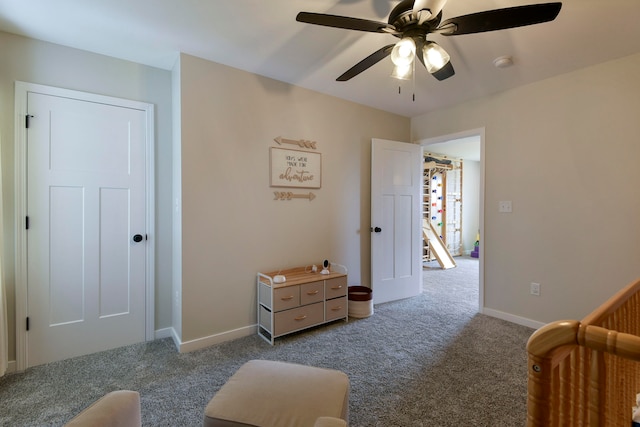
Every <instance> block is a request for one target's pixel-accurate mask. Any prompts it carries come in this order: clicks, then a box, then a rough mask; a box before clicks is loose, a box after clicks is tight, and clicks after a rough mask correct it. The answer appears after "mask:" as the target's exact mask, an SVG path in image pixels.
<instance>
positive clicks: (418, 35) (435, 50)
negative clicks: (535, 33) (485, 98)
mask: <svg viewBox="0 0 640 427" xmlns="http://www.w3.org/2000/svg"><path fill="white" fill-rule="evenodd" d="M446 1H447V0H403V1H401V2H400V3H399V4H398V5H397V6H396V7H394V8H393V10H392V11H391V13H390V14H389V19H388V23H384V22H377V21H370V20H367V19H360V18H351V17H347V16H338V15H329V14H324V13H313V12H300V13H298V15H297V16H296V21H298V22H304V23H307V24H315V25H323V26H326V27H334V28H343V29H347V30H357V31H366V32H371V33H386V34H391V35H393V36H395V37H398V38H399V39H400V41H399V42H397V43H394V44H389V45H387V46H384V47H382V48H380V49H378V50H377V51H375V52H373V53H372V54H371V55H369V56H367V57H366V58H364V59H363V60H362V61H360V62H358V63H357V64H356V65H354V66H353V67H351V68H350V69H349V70H347V71H346V72H345V73H344V74H342V75H341V76H340V77H338V78H337V79H336V80H337V81H341V82H343V81H347V80H349V79H351V78H353V77H355V76H357V75H358V74H360V73H362V72H363V71H365V70H366V69H367V68H369V67H371V66H373V65H375V64H376V63H378V62H379V61H381V60H383V59H384V58H386V57H387V56H389V55H391V60H392V61H393V63H394V65H395V68H394V72H393V74H392V76H393V77H396V78H400V79H407V78H408V76H410V75H411V73H412V70H413V67H412V65H413V64H414V62H415V61H414V58H415V57H417V58H418V60H419V61H420V62H421V63H422V64H423V65H424V66H425V67H426V68H427V71H428V72H429V73H430V74H431V75H433V76H434V77H435V78H436V79H438V80H445V79H448V78H449V77H451V76H453V75H454V74H455V71H454V69H453V65H451V61H450V57H449V54H448V53H447V52H446V51H445V50H444V49H443V48H442V47H441V46H439V45H438V44H436V43H435V42H433V41H431V40H428V39H427V36H428V35H429V34H441V35H443V36H456V35H461V34H473V33H482V32H486V31H495V30H504V29H507V28H515V27H522V26H525V25H533V24H540V23H543V22H548V21H553V20H554V19H555V18H556V16H558V13H560V8H561V7H562V3H560V2H554V3H543V4H530V5H525V6H515V7H508V8H503V9H494V10H488V11H484V12H477V13H472V14H469V15H463V16H458V17H457V18H451V19H447V20H445V21H442V9H443V7H444V5H445V3H446Z"/></svg>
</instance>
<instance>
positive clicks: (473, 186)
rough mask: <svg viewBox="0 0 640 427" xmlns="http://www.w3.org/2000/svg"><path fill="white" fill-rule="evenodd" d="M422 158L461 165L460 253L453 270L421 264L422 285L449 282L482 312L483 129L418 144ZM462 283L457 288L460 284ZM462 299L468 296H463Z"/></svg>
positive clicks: (457, 255) (437, 264)
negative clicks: (444, 159)
mask: <svg viewBox="0 0 640 427" xmlns="http://www.w3.org/2000/svg"><path fill="white" fill-rule="evenodd" d="M419 143H420V145H421V146H422V147H423V152H424V153H425V155H429V154H433V155H436V157H444V158H450V159H457V160H461V161H462V165H463V174H462V179H461V180H462V189H463V191H462V196H461V198H462V200H461V201H462V209H461V214H460V215H461V218H460V225H459V227H460V229H461V231H460V236H461V238H460V239H461V241H460V243H459V244H460V245H461V248H460V250H456V251H455V252H456V253H455V255H454V258H453V259H454V260H455V264H456V267H455V268H442V263H439V262H437V260H435V259H434V260H425V262H424V263H423V267H424V268H423V282H424V286H425V287H428V286H429V283H434V282H436V281H437V282H438V283H441V282H442V281H451V285H452V291H455V292H465V291H464V290H463V289H465V287H466V289H468V290H469V291H468V292H470V293H472V294H473V295H477V297H476V298H474V299H475V300H476V301H477V302H478V310H479V311H482V307H483V306H484V298H483V294H484V293H483V288H484V283H483V271H484V261H483V257H482V252H483V250H482V248H483V239H482V237H481V236H482V235H483V231H484V230H483V212H484V203H483V200H484V129H474V130H470V131H467V132H462V133H457V134H452V135H444V136H441V137H437V138H430V139H425V140H422V141H420V142H419ZM461 281H462V282H464V284H465V285H464V286H462V287H461V286H460V283H459V282H461ZM465 296H468V294H467V292H465Z"/></svg>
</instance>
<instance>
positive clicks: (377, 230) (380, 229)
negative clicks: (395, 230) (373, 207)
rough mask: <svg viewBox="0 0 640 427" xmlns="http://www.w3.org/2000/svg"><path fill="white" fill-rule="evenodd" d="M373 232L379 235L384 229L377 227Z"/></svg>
mask: <svg viewBox="0 0 640 427" xmlns="http://www.w3.org/2000/svg"><path fill="white" fill-rule="evenodd" d="M373 231H375V232H376V233H379V232H381V231H382V228H380V227H376V228H374V229H373Z"/></svg>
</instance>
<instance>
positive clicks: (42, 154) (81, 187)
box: [27, 92, 147, 366]
mask: <svg viewBox="0 0 640 427" xmlns="http://www.w3.org/2000/svg"><path fill="white" fill-rule="evenodd" d="M27 106H28V114H29V116H30V117H29V128H28V129H27V215H28V219H29V221H28V223H29V226H28V230H27V310H28V313H27V314H28V322H29V329H28V332H27V365H28V366H34V365H39V364H42V363H47V362H51V361H55V360H61V359H65V358H69V357H74V356H79V355H83V354H89V353H93V352H97V351H102V350H106V349H110V348H115V347H119V346H123V345H128V344H132V343H136V342H141V341H144V340H145V328H146V324H145V321H146V316H145V314H146V312H145V294H146V286H147V283H146V250H147V249H146V246H147V243H146V242H147V241H146V233H147V231H146V230H147V224H146V218H147V215H146V184H145V182H146V170H145V164H146V158H145V155H146V154H145V153H146V144H147V141H146V126H147V125H146V112H145V111H143V110H139V109H134V108H125V107H122V106H118V105H109V104H106V103H101V102H89V101H86V100H78V99H71V98H68V97H61V96H52V95H49V94H41V93H34V92H28V94H27ZM134 235H139V237H136V238H135V239H134Z"/></svg>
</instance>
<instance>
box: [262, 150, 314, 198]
mask: <svg viewBox="0 0 640 427" xmlns="http://www.w3.org/2000/svg"><path fill="white" fill-rule="evenodd" d="M269 157H270V160H271V168H270V172H271V181H270V185H271V186H272V187H296V188H320V187H321V186H322V154H321V153H312V152H309V151H301V150H288V149H286V148H278V147H271V148H270V152H269Z"/></svg>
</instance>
